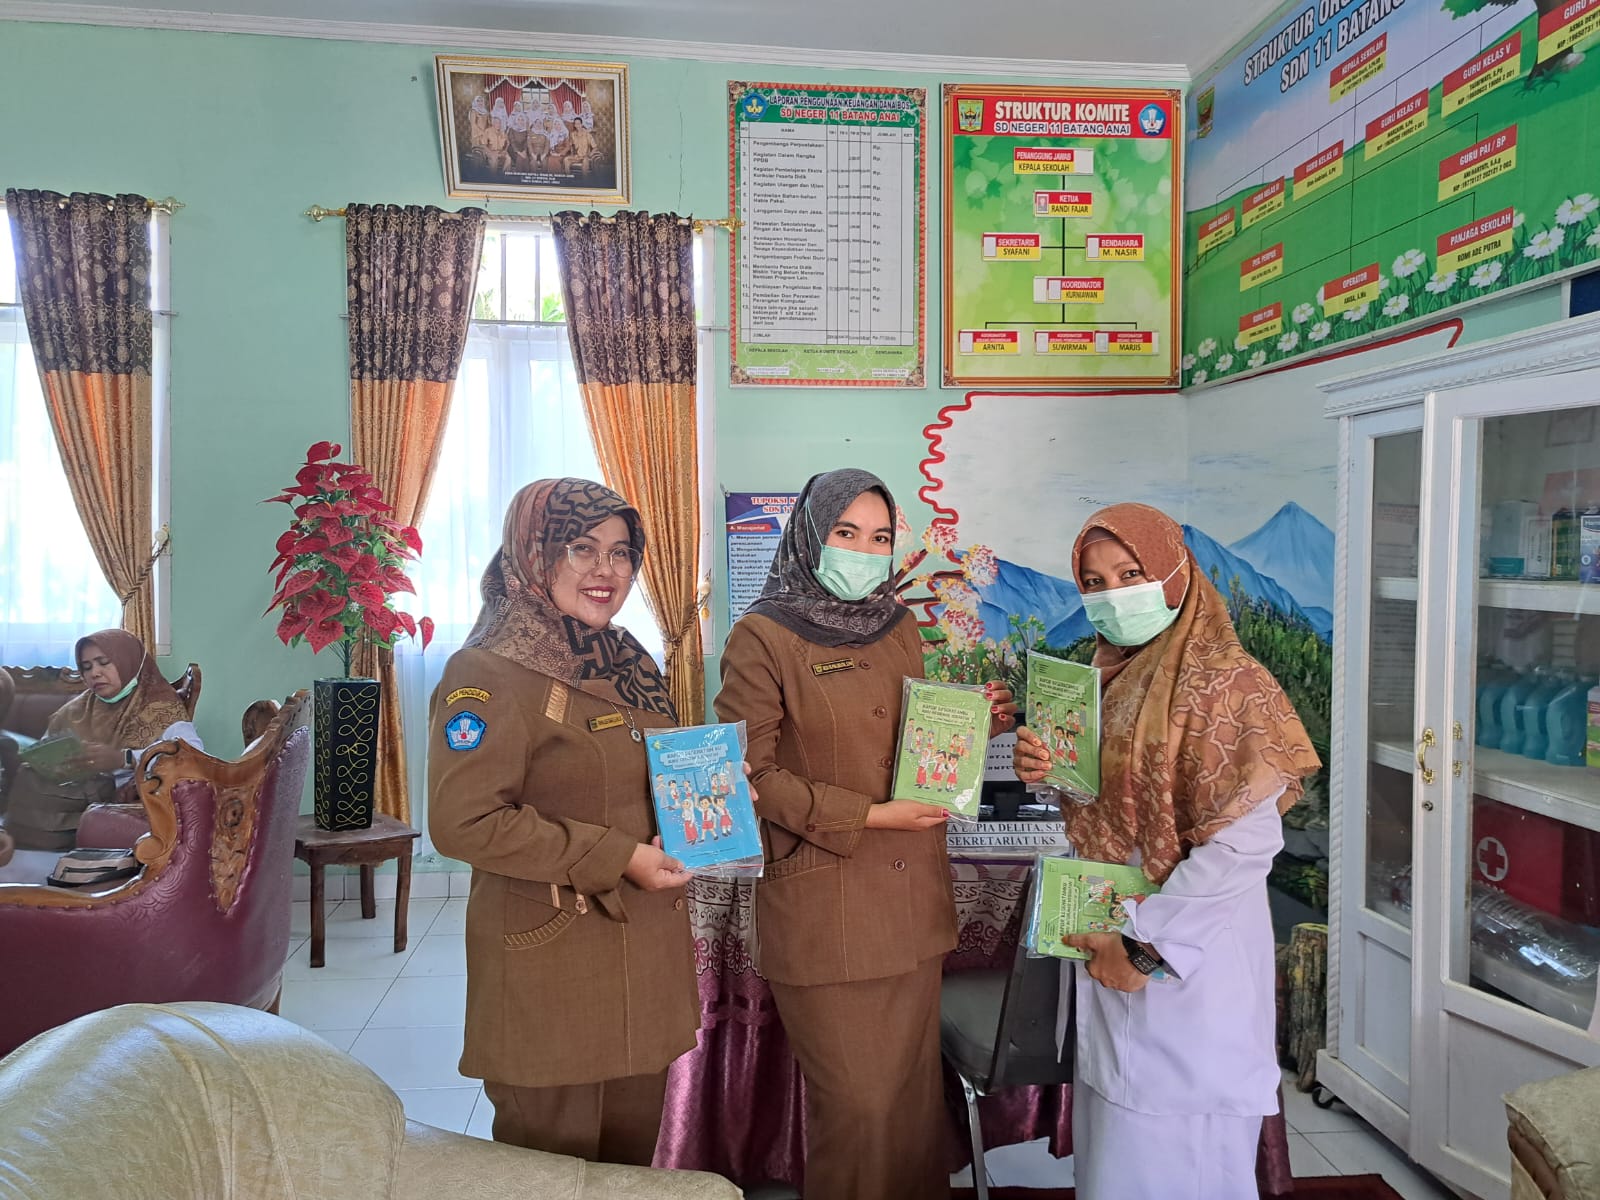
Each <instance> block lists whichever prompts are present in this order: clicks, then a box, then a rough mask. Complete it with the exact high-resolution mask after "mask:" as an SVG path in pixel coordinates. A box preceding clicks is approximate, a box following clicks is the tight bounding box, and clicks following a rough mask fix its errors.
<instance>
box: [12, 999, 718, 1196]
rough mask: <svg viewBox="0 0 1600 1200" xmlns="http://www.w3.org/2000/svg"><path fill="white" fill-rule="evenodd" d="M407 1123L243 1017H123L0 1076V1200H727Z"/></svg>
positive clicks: (379, 1090)
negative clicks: (460, 1199)
mask: <svg viewBox="0 0 1600 1200" xmlns="http://www.w3.org/2000/svg"><path fill="white" fill-rule="evenodd" d="M739 1194H740V1193H739V1189H738V1188H736V1187H734V1186H733V1184H731V1183H729V1182H727V1181H726V1180H724V1179H721V1178H719V1177H718V1176H715V1175H703V1174H700V1173H699V1172H688V1171H658V1170H654V1169H652V1168H649V1167H623V1166H604V1165H597V1164H594V1163H586V1162H583V1161H580V1160H579V1159H575V1158H566V1157H563V1156H560V1155H553V1154H541V1153H539V1152H538V1151H534V1150H522V1149H518V1148H516V1147H512V1146H502V1145H498V1144H496V1143H494V1142H486V1141H482V1140H481V1139H478V1138H469V1137H464V1136H462V1135H460V1134H455V1133H446V1132H445V1131H444V1130H441V1129H435V1128H433V1127H432V1126H431V1125H423V1124H419V1123H418V1122H416V1121H407V1120H406V1117H405V1112H404V1110H403V1109H402V1108H401V1105H400V1100H399V1098H398V1097H397V1096H396V1095H395V1094H394V1092H393V1091H391V1090H390V1089H389V1087H388V1085H387V1084H385V1083H384V1082H383V1081H382V1080H381V1079H379V1078H378V1077H377V1076H376V1075H374V1074H373V1073H372V1072H371V1071H370V1070H368V1069H367V1068H366V1067H365V1066H363V1065H362V1064H361V1063H359V1062H357V1061H356V1060H355V1059H353V1058H351V1057H350V1056H349V1055H347V1054H343V1053H341V1052H340V1051H338V1050H335V1049H334V1048H333V1047H331V1046H329V1045H328V1044H327V1043H326V1042H324V1041H322V1040H321V1039H320V1038H318V1037H317V1036H316V1035H314V1034H311V1033H308V1032H306V1031H305V1030H303V1029H301V1028H300V1027H299V1026H298V1025H293V1024H291V1023H290V1022H288V1021H285V1020H282V1019H281V1018H279V1017H275V1016H272V1015H271V1014H269V1013H264V1012H260V1011H258V1010H256V1009H249V1008H240V1007H236V1006H233V1005H228V1004H213V1003H206V1002H200V1001H193V1002H185V1003H180V1004H125V1005H121V1006H119V1007H117V1008H111V1009H106V1010H104V1011H102V1012H96V1013H91V1014H89V1015H88V1016H85V1017H79V1018H78V1019H77V1020H75V1021H71V1022H69V1023H68V1024H66V1025H62V1026H59V1027H57V1028H55V1029H52V1030H49V1031H47V1032H45V1033H42V1034H40V1035H39V1036H38V1037H36V1038H34V1039H33V1040H32V1041H30V1042H28V1043H26V1044H25V1045H23V1046H21V1047H19V1048H18V1049H17V1050H16V1051H14V1052H13V1053H12V1054H11V1055H9V1056H8V1057H7V1058H5V1059H4V1060H3V1061H0V1198H3V1200H47V1198H55V1197H63V1198H64V1197H71V1198H72V1200H282V1198H283V1197H286V1196H293V1197H295V1198H296V1200H354V1198H355V1197H360V1198H361V1200H382V1198H385V1197H387V1198H390V1200H450V1198H452V1197H458V1196H459V1197H473V1198H474V1200H511V1198H512V1197H516V1198H517V1200H543V1198H545V1197H551V1198H554V1197H559V1198H560V1200H739Z"/></svg>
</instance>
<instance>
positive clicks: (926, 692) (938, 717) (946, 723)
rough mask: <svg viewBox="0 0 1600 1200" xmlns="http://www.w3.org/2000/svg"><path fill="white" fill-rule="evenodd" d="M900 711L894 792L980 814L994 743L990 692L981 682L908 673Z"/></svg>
mask: <svg viewBox="0 0 1600 1200" xmlns="http://www.w3.org/2000/svg"><path fill="white" fill-rule="evenodd" d="M900 711H901V715H902V722H901V726H900V743H899V750H898V751H897V752H896V754H895V769H894V786H893V788H892V789H891V790H890V795H891V796H893V797H894V799H896V800H917V801H920V802H921V803H923V804H934V805H937V806H938V807H940V808H947V809H949V810H950V811H951V812H955V813H960V814H961V815H962V816H966V817H976V816H977V815H978V801H979V798H980V795H981V793H982V791H983V761H984V755H985V752H986V751H987V750H988V748H989V697H987V696H986V695H984V694H983V689H982V688H981V687H968V686H966V685H964V684H959V683H935V682H934V681H932V680H929V679H907V680H906V682H905V700H904V703H903V704H902V705H901V708H900Z"/></svg>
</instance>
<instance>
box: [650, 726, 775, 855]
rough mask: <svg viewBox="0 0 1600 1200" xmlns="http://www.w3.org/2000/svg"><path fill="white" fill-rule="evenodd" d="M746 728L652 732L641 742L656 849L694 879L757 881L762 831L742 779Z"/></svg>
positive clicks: (746, 785)
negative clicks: (652, 807)
mask: <svg viewBox="0 0 1600 1200" xmlns="http://www.w3.org/2000/svg"><path fill="white" fill-rule="evenodd" d="M744 748H745V732H744V722H743V721H739V722H736V723H733V724H724V725H693V726H689V727H688V728H683V729H652V730H651V731H650V732H649V734H648V736H647V737H646V738H645V751H646V753H647V754H648V755H649V758H650V785H651V793H652V796H653V798H654V800H655V806H656V824H657V826H658V827H659V828H660V830H661V848H662V849H663V850H664V851H666V852H667V853H668V854H670V855H671V856H672V857H673V858H675V859H677V860H678V861H679V862H681V863H682V864H683V865H684V866H685V867H687V868H688V869H689V870H691V871H693V872H694V873H695V874H696V875H708V876H712V877H715V878H726V879H749V878H755V877H757V876H759V875H760V874H761V865H762V855H761V831H760V829H759V827H758V826H757V825H756V812H755V807H754V805H752V804H751V802H750V785H749V784H748V783H747V782H746V781H745V775H744Z"/></svg>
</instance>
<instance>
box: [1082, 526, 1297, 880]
mask: <svg viewBox="0 0 1600 1200" xmlns="http://www.w3.org/2000/svg"><path fill="white" fill-rule="evenodd" d="M1097 531H1104V532H1103V533H1101V532H1097ZM1105 534H1110V535H1111V536H1112V537H1114V538H1115V539H1116V540H1117V541H1119V542H1121V543H1122V544H1123V545H1124V546H1126V547H1127V548H1128V549H1129V550H1130V551H1131V552H1132V553H1133V557H1134V558H1135V559H1136V560H1137V561H1138V563H1139V567H1140V569H1141V570H1142V571H1143V572H1144V575H1145V578H1146V579H1147V580H1161V579H1165V580H1166V588H1165V592H1166V598H1167V606H1168V607H1169V608H1176V609H1177V610H1178V617H1177V620H1176V621H1174V622H1173V624H1172V625H1171V627H1169V628H1168V629H1167V630H1166V632H1164V633H1162V634H1161V635H1160V636H1158V637H1156V638H1155V639H1154V640H1153V641H1150V642H1148V643H1146V644H1145V645H1143V646H1126V647H1123V646H1114V645H1112V644H1111V643H1110V642H1107V641H1106V640H1105V639H1104V638H1101V639H1099V645H1098V647H1097V648H1096V650H1095V656H1094V663H1095V666H1097V667H1099V668H1100V669H1101V679H1102V682H1103V684H1104V686H1105V691H1104V693H1103V695H1102V699H1101V709H1102V712H1101V745H1100V797H1099V799H1097V800H1096V801H1095V802H1094V803H1093V804H1088V805H1083V806H1074V805H1067V806H1066V821H1067V833H1068V836H1069V837H1070V838H1071V839H1072V844H1073V846H1074V848H1075V849H1076V850H1077V852H1078V853H1079V854H1081V855H1083V856H1084V857H1085V858H1090V859H1097V860H1100V861H1103V862H1119V863H1120V862H1126V861H1127V859H1128V857H1129V855H1130V854H1131V853H1132V851H1133V850H1134V848H1135V847H1137V848H1138V849H1139V851H1140V853H1141V855H1142V858H1143V868H1144V872H1145V874H1147V875H1148V876H1149V877H1150V878H1151V879H1153V880H1155V881H1156V882H1157V883H1160V882H1162V881H1163V880H1165V879H1166V878H1167V876H1168V875H1170V874H1172V871H1173V868H1175V867H1176V866H1177V865H1178V863H1179V862H1180V861H1182V859H1183V856H1184V855H1185V854H1186V853H1187V852H1188V849H1189V847H1191V846H1198V845H1202V844H1203V843H1205V842H1207V841H1209V840H1210V839H1211V838H1212V837H1214V836H1215V835H1216V834H1217V833H1218V832H1219V831H1220V830H1222V829H1225V828H1227V827H1228V826H1229V825H1231V824H1233V822H1235V821H1237V820H1238V819H1239V818H1240V817H1242V816H1244V815H1245V814H1246V813H1248V812H1250V811H1251V810H1252V809H1254V808H1255V807H1256V806H1257V805H1259V804H1260V803H1261V802H1262V801H1264V800H1268V799H1271V798H1272V797H1273V796H1277V795H1278V794H1279V793H1280V792H1281V793H1282V797H1281V799H1280V800H1279V801H1278V810H1279V811H1280V812H1287V811H1288V810H1289V809H1290V808H1291V807H1293V805H1294V804H1295V802H1296V801H1297V800H1299V798H1300V795H1301V793H1302V792H1303V791H1304V790H1305V784H1304V779H1305V777H1306V776H1307V775H1310V774H1312V773H1314V772H1315V771H1316V770H1317V769H1318V768H1319V767H1320V766H1321V765H1322V763H1321V760H1319V759H1318V758H1317V754H1316V751H1315V750H1313V749H1312V747H1311V739H1310V738H1309V737H1307V736H1306V731H1305V727H1304V726H1302V725H1301V724H1300V718H1299V717H1298V716H1296V715H1295V711H1294V707H1293V706H1292V705H1291V704H1290V703H1289V698H1288V697H1287V696H1286V695H1284V693H1283V689H1282V688H1281V687H1279V686H1278V681H1277V680H1276V679H1274V678H1273V677H1272V675H1271V674H1270V673H1268V671H1267V669H1266V668H1265V667H1263V666H1262V665H1261V664H1260V663H1258V662H1256V660H1255V659H1253V658H1251V657H1250V655H1248V654H1247V653H1245V650H1244V647H1243V646H1241V645H1240V644H1239V637H1238V634H1237V633H1235V632H1234V628H1233V621H1232V620H1231V619H1230V618H1229V616H1228V609H1227V605H1226V604H1224V602H1223V599H1222V597H1221V596H1220V595H1219V594H1218V592H1217V589H1216V588H1215V587H1213V586H1212V585H1211V581H1210V580H1208V579H1207V578H1206V577H1205V574H1204V573H1203V572H1202V571H1201V570H1200V568H1199V564H1198V563H1196V562H1195V559H1194V555H1193V554H1191V553H1190V552H1189V549H1188V547H1187V546H1185V545H1184V541H1183V530H1182V529H1181V528H1180V527H1179V526H1178V525H1177V523H1176V522H1174V521H1173V520H1172V519H1171V518H1169V517H1167V516H1166V515H1165V514H1163V513H1161V512H1158V511H1157V510H1155V509H1153V508H1150V507H1147V506H1146V505H1143V504H1118V505H1114V506H1113V507H1111V508H1107V509H1103V510H1102V511H1101V512H1099V513H1097V514H1096V515H1095V516H1094V517H1092V518H1091V519H1090V520H1089V523H1088V524H1087V525H1085V526H1084V529H1083V532H1082V533H1080V534H1079V535H1078V541H1077V544H1076V545H1074V547H1073V549H1072V573H1073V577H1074V578H1075V579H1080V580H1081V579H1082V574H1081V570H1080V564H1081V560H1082V556H1083V548H1084V547H1085V546H1086V545H1088V544H1090V543H1091V542H1094V541H1098V540H1101V539H1102V538H1103V537H1104V536H1105ZM1168 576H1171V578H1168Z"/></svg>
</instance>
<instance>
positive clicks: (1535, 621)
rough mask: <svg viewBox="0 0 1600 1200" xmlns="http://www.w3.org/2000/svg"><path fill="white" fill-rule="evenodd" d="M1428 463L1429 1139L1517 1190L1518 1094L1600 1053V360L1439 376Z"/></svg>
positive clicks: (1425, 1062) (1423, 1018)
mask: <svg viewBox="0 0 1600 1200" xmlns="http://www.w3.org/2000/svg"><path fill="white" fill-rule="evenodd" d="M1423 464H1424V487H1423V522H1422V523H1423V548H1422V555H1421V557H1422V573H1421V580H1420V585H1421V586H1420V591H1419V597H1418V600H1419V605H1420V606H1421V610H1422V613H1423V631H1424V634H1423V639H1422V642H1421V674H1420V679H1421V693H1420V703H1419V705H1418V709H1419V714H1420V717H1421V720H1420V722H1419V724H1420V728H1419V729H1418V730H1417V741H1416V743H1415V746H1414V761H1415V763H1416V770H1417V774H1416V781H1417V786H1416V789H1415V795H1416V797H1417V808H1416V812H1415V818H1416V837H1417V841H1418V847H1419V852H1418V854H1417V856H1416V862H1417V863H1418V864H1419V866H1418V871H1419V877H1418V878H1417V879H1416V880H1415V885H1414V887H1413V907H1412V912H1413V919H1414V921H1415V925H1416V929H1417V934H1418V936H1417V941H1416V944H1417V945H1418V946H1419V947H1427V948H1428V953H1426V954H1424V955H1421V956H1419V960H1418V971H1417V1001H1418V1004H1417V1009H1416V1015H1415V1021H1414V1024H1413V1027H1412V1034H1413V1043H1414V1046H1413V1050H1414V1052H1413V1056H1412V1080H1413V1092H1414V1095H1415V1096H1416V1097H1417V1100H1418V1103H1416V1104H1414V1105H1413V1107H1412V1116H1413V1121H1414V1126H1413V1137H1414V1151H1415V1157H1417V1158H1418V1160H1419V1161H1420V1162H1422V1163H1423V1165H1424V1166H1426V1167H1428V1168H1429V1169H1430V1170H1433V1171H1434V1172H1436V1173H1437V1174H1439V1175H1441V1176H1443V1177H1444V1178H1445V1179H1447V1180H1449V1181H1450V1182H1452V1183H1455V1184H1457V1185H1459V1186H1461V1187H1464V1188H1466V1189H1467V1190H1469V1191H1471V1192H1473V1193H1474V1194H1478V1195H1490V1194H1503V1188H1504V1185H1505V1183H1506V1181H1507V1179H1508V1168H1507V1166H1506V1165H1505V1163H1506V1159H1505V1149H1504V1147H1505V1113H1504V1108H1503V1105H1502V1103H1501V1100H1500V1097H1501V1096H1502V1095H1504V1094H1505V1093H1506V1092H1507V1091H1510V1090H1512V1089H1514V1088H1516V1087H1518V1086H1520V1085H1522V1084H1524V1083H1528V1082H1532V1081H1534V1080H1537V1079H1541V1078H1546V1077H1549V1076H1552V1075H1557V1074H1561V1073H1564V1072H1566V1071H1570V1070H1573V1069H1575V1068H1577V1067H1581V1066H1587V1065H1593V1064H1594V1063H1596V1062H1600V1042H1597V1041H1595V1040H1594V1039H1593V1038H1591V1037H1589V1036H1588V1034H1587V1029H1588V1027H1589V1025H1590V1022H1591V1019H1592V1018H1593V1015H1594V1009H1595V994H1596V984H1597V979H1600V932H1597V927H1600V887H1597V885H1600V832H1597V831H1600V759H1596V760H1595V761H1596V765H1595V766H1590V765H1589V762H1590V756H1591V755H1592V754H1600V735H1596V737H1597V743H1596V744H1594V745H1591V743H1590V736H1591V735H1590V733H1589V726H1590V721H1591V720H1594V721H1596V722H1597V723H1600V690H1596V688H1597V685H1600V372H1595V371H1590V372H1573V373H1569V374H1566V375H1556V376H1547V377H1541V378H1538V379H1515V380H1506V381H1504V382H1498V383H1487V384H1479V385H1475V386H1473V387H1469V388H1463V389H1460V390H1459V391H1452V392H1444V393H1436V394H1435V395H1434V396H1432V397H1430V401H1429V408H1428V421H1427V427H1426V430H1425V436H1424V458H1423ZM1591 692H1593V693H1594V696H1595V701H1596V705H1597V707H1596V715H1595V716H1594V717H1593V718H1591V716H1590V694H1591ZM1424 1098H1426V1099H1424Z"/></svg>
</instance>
